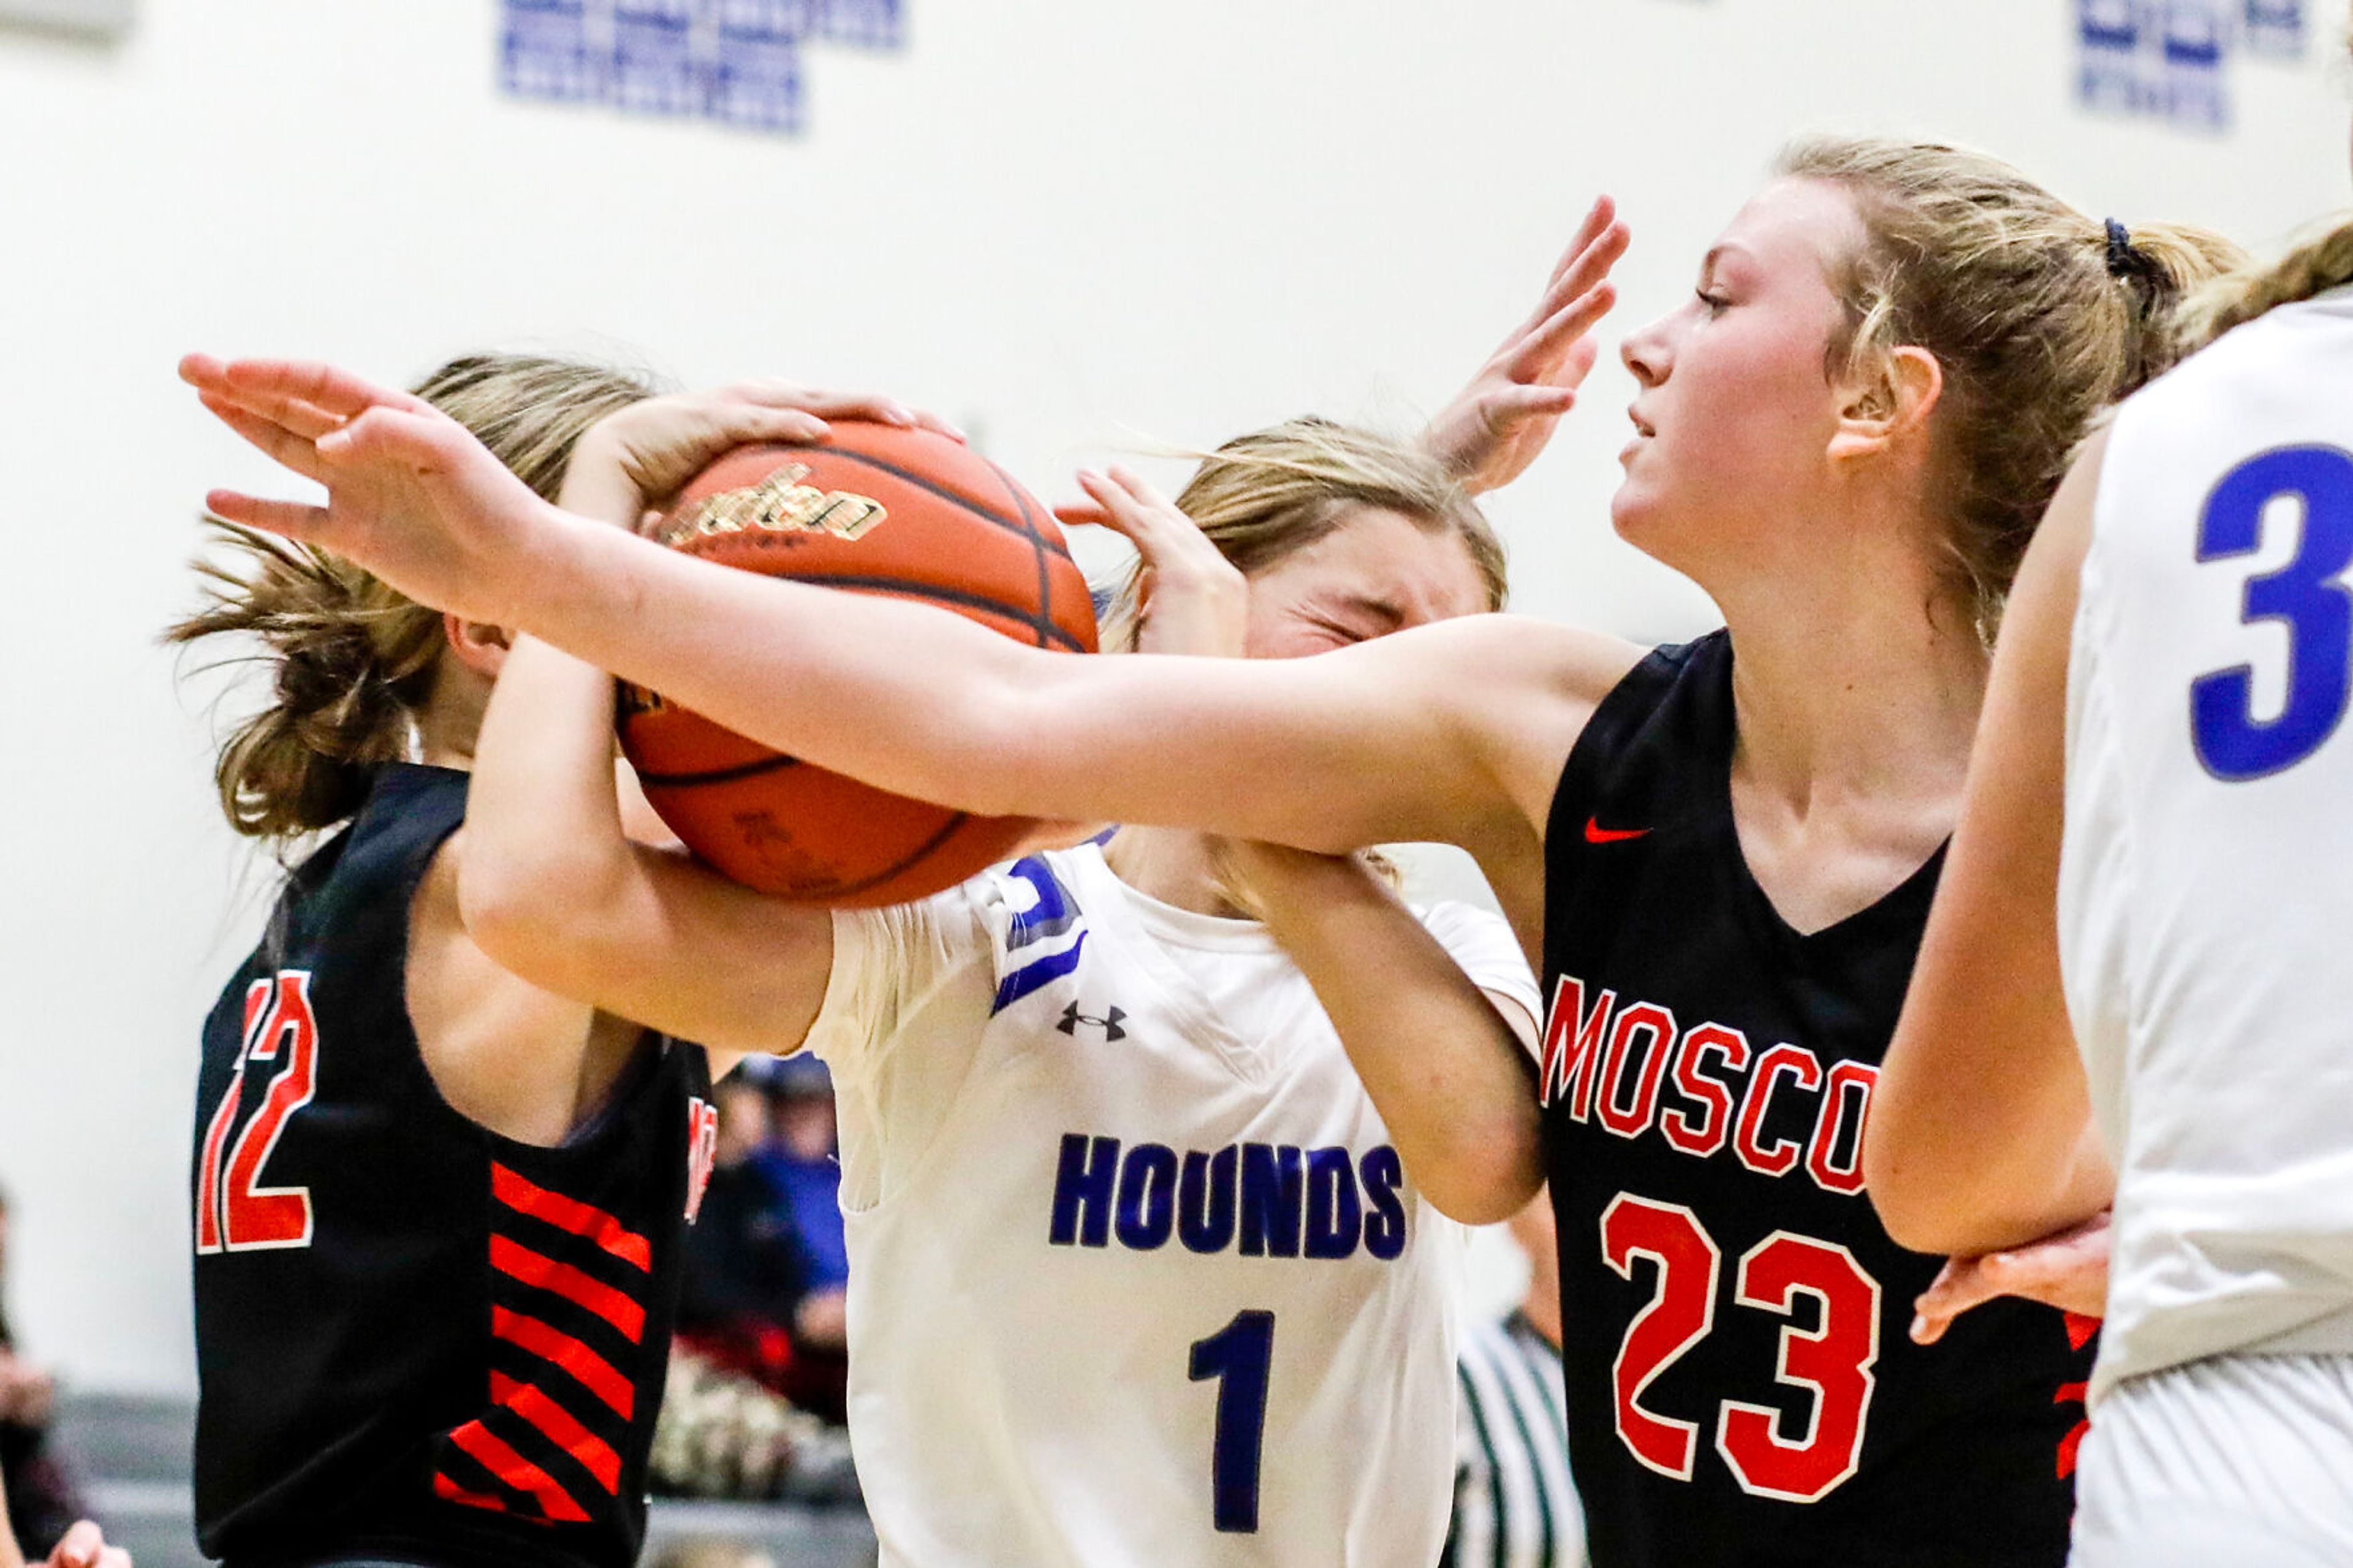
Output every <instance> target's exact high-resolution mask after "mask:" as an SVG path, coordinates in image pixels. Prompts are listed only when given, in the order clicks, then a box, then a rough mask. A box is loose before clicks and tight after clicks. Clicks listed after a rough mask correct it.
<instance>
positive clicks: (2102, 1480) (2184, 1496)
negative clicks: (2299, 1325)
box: [2067, 1355, 2353, 1568]
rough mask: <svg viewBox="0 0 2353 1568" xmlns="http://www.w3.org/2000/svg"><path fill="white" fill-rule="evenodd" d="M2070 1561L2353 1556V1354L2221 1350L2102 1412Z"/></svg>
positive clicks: (2107, 1564)
mask: <svg viewBox="0 0 2353 1568" xmlns="http://www.w3.org/2000/svg"><path fill="white" fill-rule="evenodd" d="M2067 1562H2068V1564H2069V1568H2191V1565H2192V1564H2196V1565H2198V1568H2209V1565H2212V1564H2236V1563H2262V1564H2264V1565H2266V1568H2347V1565H2348V1564H2353V1356H2346V1355H2282V1356H2247V1355H2226V1356H2215V1357H2212V1358H2211V1359H2209V1360H2206V1361H2198V1362H2191V1363H2189V1364H2187V1365H2184V1366H2177V1367H2170V1368H2168V1369H2167V1370H2165V1371H2163V1372H2158V1373H2150V1374H2148V1375H2147V1376H2146V1377H2136V1378H2131V1379H2128V1380H2127V1381H2126V1382H2124V1383H2122V1384H2118V1385H2117V1386H2116V1391H2115V1392H2114V1393H2112V1394H2109V1395H2108V1396H2107V1398H2105V1399H2104V1400H2102V1401H2101V1402H2100V1405H2099V1408H2098V1409H2097V1410H2095V1411H2094V1413H2093V1416H2092V1431H2091V1435H2090V1436H2088V1437H2086V1438H2085V1439H2084V1448H2083V1453H2082V1455H2081V1459H2080V1466H2079V1468H2078V1470H2077V1472H2076V1477H2075V1544H2074V1550H2073V1552H2072V1553H2071V1554H2070V1556H2069V1557H2068V1559H2067Z"/></svg>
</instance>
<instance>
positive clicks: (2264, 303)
mask: <svg viewBox="0 0 2353 1568" xmlns="http://www.w3.org/2000/svg"><path fill="white" fill-rule="evenodd" d="M2348 283H2353V219H2348V220H2347V221H2346V222H2344V223H2340V224H2338V225H2337V226H2336V227H2335V228H2333V229H2331V230H2329V231H2328V232H2327V234H2324V235H2322V236H2320V237H2318V238H2316V239H2313V240H2308V241H2306V243H2305V244H2303V245H2300V246H2297V247H2295V249H2294V250H2291V251H2289V252H2288V253H2287V254H2286V255H2285V256H2284V257H2282V258H2280V259H2279V260H2277V261H2276V262H2274V263H2273V264H2272V265H2271V266H2269V267H2264V268H2249V269H2247V270H2245V271H2242V272H2234V273H2232V274H2231V275H2230V276H2229V277H2226V278H2223V279H2219V280H2217V281H2216V282H2214V283H2213V284H2211V285H2210V286H2209V287H2207V288H2205V289H2200V291H2199V292H2198V293H2197V295H2196V296H2195V297H2193V298H2192V299H2191V300H2189V303H2188V304H2187V305H2185V306H2184V307H2183V309H2182V312H2181V323H2180V336H2181V341H2182V346H2183V348H2184V349H2185V350H2191V349H2199V348H2203V347H2204V346H2205V345H2206V344H2208V343H2211V342H2213V341H2214V340H2215V339H2216V338H2219V337H2221V335H2222V334H2223V333H2224V332H2227V331H2230V330H2231V329H2232V328H2233V327H2243V326H2245V325H2246V324H2247V323H2248V322H2249V321H2253V320H2254V319H2255V318H2256V317H2258V316H2260V315H2263V313H2264V312H2265V311H2268V310H2277V309H2278V308H2279V307H2280V306H2282V305H2293V304H2295V303H2297V302H2298V301H2299V300H2309V299H2311V298H2313V297H2314V296H2315V295H2317V294H2325V293H2327V291H2328V290H2329V289H2340V288H2343V287H2344V286H2345V285H2346V284H2348Z"/></svg>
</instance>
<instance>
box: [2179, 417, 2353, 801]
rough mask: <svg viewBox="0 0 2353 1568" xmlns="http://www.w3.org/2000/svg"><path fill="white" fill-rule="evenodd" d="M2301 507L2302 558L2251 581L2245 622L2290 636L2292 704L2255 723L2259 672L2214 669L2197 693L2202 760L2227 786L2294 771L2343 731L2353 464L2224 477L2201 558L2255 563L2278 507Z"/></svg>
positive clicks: (2290, 459) (2342, 461)
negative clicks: (2266, 624) (2267, 521)
mask: <svg viewBox="0 0 2353 1568" xmlns="http://www.w3.org/2000/svg"><path fill="white" fill-rule="evenodd" d="M2291 499H2293V500H2295V501H2298V502H2301V503H2302V510H2303V513H2304V528H2303V532H2302V535H2301V536H2300V537H2299V538H2298V539H2297V541H2296V549H2295V555H2294V556H2293V557H2292V558H2291V559H2290V560H2289V561H2288V563H2287V564H2286V565H2284V566H2283V567H2281V568H2280V569H2279V570H2278V571H2276V572H2266V573H2264V574H2262V575H2261V576H2256V577H2250V578H2248V579H2247V585H2246V589H2245V592H2244V597H2243V598H2242V601H2241V606H2240V608H2241V618H2242V619H2243V620H2246V621H2249V622H2254V621H2277V622H2279V623H2280V624H2281V625H2282V626H2284V627H2286V628H2287V634H2288V646H2287V682H2286V684H2287V702H2286V704H2285V706H2284V707H2283V708H2282V709H2281V710H2280V712H2279V714H2278V716H2277V717H2276V718H2272V719H2259V718H2257V717H2256V716H2255V690H2254V688H2255V671H2254V667H2253V666H2252V665H2245V664H2242V665H2239V666H2237V667H2236V668H2231V669H2218V670H2214V671H2212V672H2211V673H2210V674H2206V675H2201V676H2200V677H2199V678H2198V679H2196V680H2193V681H2191V682H2190V683H2189V732H2190V736H2191V738H2192V739H2193V740H2194V741H2195V742H2196V743H2197V747H2198V760H2199V761H2200V763H2204V764H2205V767H2206V771H2207V772H2208V773H2212V774H2213V775H2214V776H2215V777H2216V778H2218V779H2221V780H2222V781H2223V782H2224V783H2226V784H2239V783H2242V782H2244V781H2245V780H2248V779H2259V778H2263V777H2264V776H2265V775H2267V774H2270V773H2278V772H2280V771H2281V770H2282V769H2284V768H2292V767H2294V766H2295V764H2296V763H2300V762H2302V761H2304V759H2305V758H2306V757H2308V756H2310V755H2312V753H2313V752H2316V751H2318V750H2320V748H2321V747H2322V746H2323V745H2324V744H2326V743H2327V740H2328V737H2329V736H2331V735H2333V734H2335V733H2336V732H2337V725H2339V724H2340V723H2342V722H2344V720H2345V709H2346V704H2347V700H2348V695H2353V687H2348V658H2353V595H2348V593H2347V591H2346V587H2345V584H2344V582H2343V581H2342V579H2343V577H2344V575H2345V569H2346V568H2347V567H2348V566H2353V455H2348V454H2347V453H2344V452H2340V451H2338V450H2337V448H2336V447H2279V448H2277V449H2276V450H2274V451H2269V452H2265V453H2263V455H2262V456H2260V457H2257V458H2249V459H2248V460H2247V461H2246V462H2244V463H2242V464H2240V465H2239V466H2238V467H2237V468H2233V469H2232V470H2231V472H2230V473H2229V474H2227V475H2225V476H2224V478H2223V479H2222V482H2221V484H2219V485H2216V486H2215V487H2214V493H2213V494H2212V495H2211V496H2209V497H2208V498H2207V500H2206V510H2205V511H2204V513H2203V514H2202V515H2200V518H2199V520H2198V559H2199V560H2200V562H2207V561H2227V560H2230V559H2232V557H2235V556H2242V555H2250V554H2253V552H2254V551H2255V549H2256V547H2257V546H2259V545H2260V544H2261V543H2262V542H2263V515H2264V513H2266V512H2267V511H2269V510H2271V509H2272V507H2273V504H2274V502H2279V501H2286V500H2291Z"/></svg>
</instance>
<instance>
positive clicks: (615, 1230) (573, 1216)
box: [491, 1163, 654, 1274]
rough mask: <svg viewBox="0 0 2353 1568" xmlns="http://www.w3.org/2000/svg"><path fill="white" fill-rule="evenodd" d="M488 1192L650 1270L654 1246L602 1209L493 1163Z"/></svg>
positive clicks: (516, 1207)
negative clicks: (554, 1191) (535, 1182)
mask: <svg viewBox="0 0 2353 1568" xmlns="http://www.w3.org/2000/svg"><path fill="white" fill-rule="evenodd" d="M491 1195H492V1196H493V1197H495V1198H497V1199H498V1200H499V1202H501V1203H502V1204H504V1205H507V1207H509V1208H511V1209H513V1210H515V1211H516V1212H517V1213H520V1214H527V1215H531V1217H532V1218H533V1219H536V1220H543V1221H545V1222H546V1223H547V1224H549V1225H552V1226H555V1227H556V1228H557V1229H558V1230H568V1231H570V1232H571V1233H572V1234H573V1235H575V1236H585V1237H587V1238H588V1239H589V1240H591V1241H593V1242H595V1243H596V1245H597V1246H599V1247H603V1248H604V1249H605V1250H606V1251H607V1252H609V1253H611V1254H612V1255H613V1256H614V1257H616V1258H619V1259H621V1261H623V1262H624V1263H634V1264H636V1265H637V1266H638V1268H642V1269H644V1270H645V1271H646V1272H647V1273H649V1274H650V1273H652V1272H653V1268H654V1249H653V1248H652V1247H650V1246H649V1245H648V1244H647V1242H646V1238H645V1237H642V1236H639V1235H638V1234H637V1232H635V1231H633V1230H631V1229H629V1228H628V1226H624V1225H623V1224H622V1223H621V1222H620V1221H619V1220H617V1219H615V1218H614V1217H613V1216H612V1215H608V1214H607V1213H606V1212H605V1211H604V1210H603V1209H600V1208H596V1207H594V1206H592V1205H587V1204H584V1203H579V1202H575V1200H573V1199H571V1198H567V1197H565V1195H564V1194H562V1193H551V1192H549V1191H548V1190H547V1189H546V1188H545V1187H543V1186H539V1185H537V1184H533V1183H532V1182H529V1181H526V1180H525V1179H523V1178H522V1177H521V1176H518V1175H516V1174H515V1173H513V1172H512V1171H510V1170H508V1169H507V1168H506V1167H505V1166H504V1165H501V1164H498V1163H492V1164H491Z"/></svg>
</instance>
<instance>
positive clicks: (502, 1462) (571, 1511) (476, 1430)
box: [449, 1421, 588, 1524]
mask: <svg viewBox="0 0 2353 1568" xmlns="http://www.w3.org/2000/svg"><path fill="white" fill-rule="evenodd" d="M449 1441H451V1442H452V1443H455V1444H456V1445H458V1447H460V1448H462V1449H464V1450H465V1451H466V1452H467V1453H468V1454H470V1455H471V1456H472V1457H473V1458H474V1460H475V1462H476V1463H477V1464H479V1465H480V1466H481V1467H482V1468H484V1469H486V1470H488V1471H490V1472H491V1474H492V1475H494V1476H496V1477H498V1479H500V1480H501V1481H504V1482H505V1483H506V1484H507V1485H508V1486H511V1487H512V1488H514V1489H515V1490H517V1491H519V1492H529V1493H530V1494H531V1495H532V1496H533V1498H535V1499H536V1500H538V1502H539V1507H540V1511H541V1512H543V1513H544V1514H546V1515H547V1517H548V1518H550V1519H555V1520H562V1521H564V1522H565V1523H566V1524H586V1523H587V1522H588V1510H586V1509H584V1508H582V1507H581V1506H580V1505H579V1504H578V1503H576V1502H574V1501H573V1500H572V1494H571V1493H570V1492H567V1491H565V1489H564V1488H563V1487H562V1486H560V1485H559V1484H557V1482H556V1479H555V1478H554V1476H551V1475H549V1474H548V1473H547V1472H546V1471H545V1470H543V1469H541V1468H539V1467H538V1466H537V1465H534V1464H533V1463H532V1462H531V1461H530V1460H529V1459H526V1458H523V1457H522V1455H521V1454H518V1453H516V1452H515V1451H514V1450H513V1449H512V1448H510V1447H507V1445H506V1443H505V1441H504V1440H503V1439H501V1437H500V1436H498V1434H496V1433H494V1432H492V1431H491V1429H490V1428H489V1427H487V1426H483V1425H482V1424H481V1423H480V1422H479V1421H469V1422H467V1423H466V1424H465V1425H464V1426H460V1427H459V1428H458V1429H457V1430H456V1431H455V1432H452V1433H450V1434H449Z"/></svg>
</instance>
